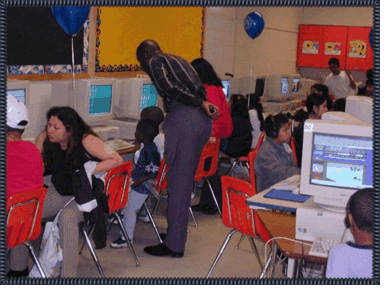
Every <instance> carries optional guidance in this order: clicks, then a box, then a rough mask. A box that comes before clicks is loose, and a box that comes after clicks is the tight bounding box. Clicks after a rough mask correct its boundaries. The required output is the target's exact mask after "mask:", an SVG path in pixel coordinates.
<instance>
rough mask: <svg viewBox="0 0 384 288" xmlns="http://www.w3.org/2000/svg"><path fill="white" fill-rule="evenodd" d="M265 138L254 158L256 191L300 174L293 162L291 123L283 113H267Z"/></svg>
mask: <svg viewBox="0 0 384 288" xmlns="http://www.w3.org/2000/svg"><path fill="white" fill-rule="evenodd" d="M264 129H265V133H266V135H267V139H266V140H265V141H264V143H263V144H262V145H261V147H260V149H259V151H258V152H257V155H256V158H255V175H256V183H257V185H256V186H257V187H256V188H257V191H258V192H262V191H263V190H265V189H268V188H269V187H271V186H272V185H274V184H276V183H278V182H280V181H282V180H284V179H286V178H289V177H291V176H293V175H296V174H300V168H298V167H297V166H296V165H295V163H294V162H293V155H292V149H291V148H290V146H289V142H290V140H291V124H290V121H289V119H288V117H287V116H286V115H285V114H282V113H279V114H277V115H275V116H272V115H269V116H268V117H267V118H266V119H265V123H264Z"/></svg>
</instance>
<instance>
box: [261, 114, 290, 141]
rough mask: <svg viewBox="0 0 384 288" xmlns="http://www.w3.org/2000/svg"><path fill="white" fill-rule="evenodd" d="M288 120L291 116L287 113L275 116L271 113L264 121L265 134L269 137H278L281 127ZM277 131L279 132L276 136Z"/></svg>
mask: <svg viewBox="0 0 384 288" xmlns="http://www.w3.org/2000/svg"><path fill="white" fill-rule="evenodd" d="M288 122H289V118H288V117H287V114H283V113H279V114H276V115H275V116H273V115H269V116H268V117H267V118H266V119H265V122H264V129H265V134H267V136H269V137H272V138H276V137H277V136H278V133H279V130H280V128H281V127H283V125H285V124H286V123H288ZM274 131H275V132H274ZM275 133H277V134H276V137H275V136H274V134H275Z"/></svg>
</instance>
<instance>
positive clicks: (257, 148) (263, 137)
mask: <svg viewBox="0 0 384 288" xmlns="http://www.w3.org/2000/svg"><path fill="white" fill-rule="evenodd" d="M265 135H266V134H265V130H264V131H262V132H261V134H260V136H259V140H257V144H256V147H255V150H259V148H260V146H261V144H263V142H264V140H265Z"/></svg>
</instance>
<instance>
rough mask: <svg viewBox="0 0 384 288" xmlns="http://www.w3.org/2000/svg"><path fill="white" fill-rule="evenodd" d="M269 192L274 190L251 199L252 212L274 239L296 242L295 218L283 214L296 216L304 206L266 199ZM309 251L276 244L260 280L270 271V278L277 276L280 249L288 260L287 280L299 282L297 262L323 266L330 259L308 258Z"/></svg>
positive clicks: (292, 244)
mask: <svg viewBox="0 0 384 288" xmlns="http://www.w3.org/2000/svg"><path fill="white" fill-rule="evenodd" d="M286 182H287V181H286V180H283V181H281V182H280V183H278V184H276V185H285V183H286ZM270 190H271V188H270V189H267V190H265V191H263V192H261V193H258V194H256V195H254V196H252V197H250V198H248V199H247V204H248V205H249V207H250V208H251V209H254V210H257V214H258V215H259V217H260V219H261V221H262V222H263V224H264V225H265V227H266V228H267V230H268V231H269V233H270V235H271V237H272V238H276V237H285V238H289V239H293V240H295V227H296V216H295V215H289V214H287V213H284V212H295V211H296V209H297V208H299V207H300V206H301V205H303V203H299V202H292V201H286V200H279V199H270V198H264V195H265V194H266V193H268V192H269V191H270ZM272 210H281V211H282V213H278V212H274V211H272ZM298 241H301V240H298ZM301 242H303V243H307V244H312V242H308V241H301ZM310 248H311V247H310V246H309V245H303V244H300V243H298V242H294V241H289V240H285V239H275V240H273V242H272V252H271V253H270V255H269V257H268V260H267V262H266V264H265V267H264V269H263V271H262V273H261V274H260V278H264V277H265V276H266V272H267V270H268V269H269V268H271V269H272V270H271V276H272V277H273V276H274V269H275V266H276V263H275V261H276V253H277V249H279V250H280V251H281V253H282V254H283V255H284V256H286V257H287V258H288V271H287V276H288V277H289V278H296V277H298V276H299V271H300V263H299V262H298V260H300V259H305V261H307V262H311V263H317V264H321V265H323V264H326V262H327V258H324V257H317V256H311V255H309V254H308V252H309V250H310Z"/></svg>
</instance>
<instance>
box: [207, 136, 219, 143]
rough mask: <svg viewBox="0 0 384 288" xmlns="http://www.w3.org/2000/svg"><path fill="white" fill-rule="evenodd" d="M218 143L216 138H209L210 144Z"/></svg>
mask: <svg viewBox="0 0 384 288" xmlns="http://www.w3.org/2000/svg"><path fill="white" fill-rule="evenodd" d="M216 141H217V139H216V138H215V137H209V142H210V143H211V144H215V143H216Z"/></svg>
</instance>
